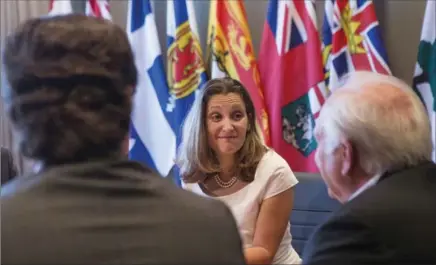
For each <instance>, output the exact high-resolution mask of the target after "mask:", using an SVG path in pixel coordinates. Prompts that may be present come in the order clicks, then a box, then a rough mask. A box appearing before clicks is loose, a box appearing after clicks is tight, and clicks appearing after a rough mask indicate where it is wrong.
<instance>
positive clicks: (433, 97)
mask: <svg viewBox="0 0 436 265" xmlns="http://www.w3.org/2000/svg"><path fill="white" fill-rule="evenodd" d="M413 88H414V90H415V92H416V93H417V94H418V95H419V97H420V98H421V100H422V102H423V103H424V105H425V106H426V109H427V113H428V117H429V119H430V124H431V130H432V139H433V155H432V157H433V161H435V162H436V2H435V1H433V0H428V1H427V6H426V8H425V14H424V20H423V23H422V30H421V41H420V42H419V48H418V60H417V62H416V65H415V75H414V78H413Z"/></svg>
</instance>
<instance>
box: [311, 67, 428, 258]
mask: <svg viewBox="0 0 436 265" xmlns="http://www.w3.org/2000/svg"><path fill="white" fill-rule="evenodd" d="M316 126H317V127H316V132H315V134H316V138H317V141H318V144H319V146H318V150H317V153H316V162H317V165H318V167H319V169H320V172H321V175H322V178H323V179H324V181H325V183H326V185H327V187H328V191H329V194H330V196H331V197H333V198H335V199H337V200H338V201H340V202H341V203H343V204H344V206H343V207H342V208H341V209H340V210H339V211H337V212H336V213H335V214H333V216H332V217H331V218H330V219H329V220H327V221H326V222H325V223H324V224H322V225H321V226H320V227H319V228H318V229H317V230H316V231H315V233H314V235H313V237H312V238H311V240H310V241H309V242H308V243H307V245H306V246H305V251H304V257H303V262H304V264H308V265H309V264H310V265H315V264H316V265H318V264H319V265H326V264H435V263H436V251H435V245H436V226H435V224H436V165H435V164H434V163H432V162H430V161H431V152H432V141H431V135H430V124H429V120H428V117H427V115H426V112H425V109H424V106H423V104H422V103H421V102H420V100H419V98H418V97H417V96H416V95H415V94H414V92H413V91H412V89H411V88H410V87H408V86H407V85H406V84H405V83H403V82H402V81H400V80H398V79H396V78H394V77H392V76H384V75H380V74H376V73H368V72H356V73H353V74H351V75H350V76H349V77H348V78H347V79H346V81H345V83H344V84H343V85H342V87H340V88H339V89H337V90H335V92H334V93H333V95H332V96H331V97H330V98H329V99H328V100H327V102H326V103H325V105H324V106H323V109H322V110H321V113H320V117H319V119H318V121H317V125H316Z"/></svg>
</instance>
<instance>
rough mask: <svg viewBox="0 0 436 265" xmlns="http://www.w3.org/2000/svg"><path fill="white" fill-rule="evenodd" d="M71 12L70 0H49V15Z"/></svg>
mask: <svg viewBox="0 0 436 265" xmlns="http://www.w3.org/2000/svg"><path fill="white" fill-rule="evenodd" d="M71 13H73V6H72V5H71V1H70V0H50V4H49V11H48V15H49V16H58V15H67V14H71Z"/></svg>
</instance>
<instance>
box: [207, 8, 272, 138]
mask: <svg viewBox="0 0 436 265" xmlns="http://www.w3.org/2000/svg"><path fill="white" fill-rule="evenodd" d="M207 46H208V51H207V52H208V56H207V59H208V65H209V66H210V72H211V73H210V75H211V77H212V78H219V77H224V76H229V77H231V78H233V79H236V80H238V81H239V82H241V83H242V84H243V85H244V86H245V88H246V89H247V90H248V92H249V94H250V96H251V99H252V100H253V103H254V107H255V109H256V114H257V121H258V124H259V125H260V128H261V129H262V132H263V137H264V140H265V142H266V144H269V142H270V141H269V139H270V138H269V137H270V136H269V123H268V115H267V112H266V108H265V102H264V97H263V92H262V87H261V82H260V76H259V69H258V66H257V61H256V57H255V54H254V48H253V44H252V41H251V34H250V29H249V27H248V22H247V14H246V12H245V6H244V3H243V1H241V0H232V1H220V0H212V1H211V3H210V13H209V30H208V42H207Z"/></svg>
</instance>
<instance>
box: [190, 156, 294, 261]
mask: <svg viewBox="0 0 436 265" xmlns="http://www.w3.org/2000/svg"><path fill="white" fill-rule="evenodd" d="M297 183H298V180H297V178H296V177H295V175H294V173H293V172H292V170H291V168H290V167H289V165H288V163H286V161H285V160H284V159H283V158H282V157H281V156H280V155H279V154H277V153H276V152H274V151H272V150H269V151H268V152H267V153H266V154H265V155H264V156H263V158H262V160H261V161H260V162H259V165H258V167H257V169H256V173H255V176H254V181H252V182H251V183H250V184H248V185H247V186H245V187H244V188H242V189H241V190H239V191H237V192H235V193H233V194H230V195H225V196H220V197H213V198H216V199H219V200H221V201H223V202H224V203H225V204H227V206H228V207H229V208H230V209H231V211H232V213H233V216H234V217H235V219H236V222H237V224H238V227H239V233H240V235H241V238H242V242H243V244H244V248H248V247H252V246H253V238H254V231H255V226H256V220H257V216H258V214H259V210H260V204H261V203H262V201H263V200H266V199H268V198H271V197H273V196H275V195H277V194H280V193H282V192H284V191H286V190H288V189H289V188H291V187H293V186H294V185H296V184H297ZM183 186H184V188H185V189H186V190H190V191H192V192H195V193H197V194H200V195H203V196H207V195H206V194H205V193H203V191H202V190H201V188H200V187H199V186H198V184H197V183H192V184H191V183H190V184H183ZM291 241H292V236H291V232H290V224H289V223H288V226H287V228H286V231H285V234H284V235H283V238H282V242H281V243H280V246H279V248H278V250H277V253H276V255H275V256H274V259H273V264H300V263H301V259H300V257H299V255H298V253H297V252H296V251H295V250H294V249H293V247H292V245H291Z"/></svg>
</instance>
